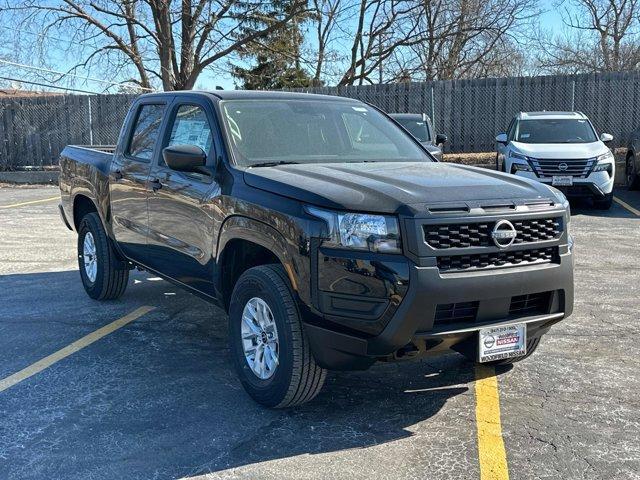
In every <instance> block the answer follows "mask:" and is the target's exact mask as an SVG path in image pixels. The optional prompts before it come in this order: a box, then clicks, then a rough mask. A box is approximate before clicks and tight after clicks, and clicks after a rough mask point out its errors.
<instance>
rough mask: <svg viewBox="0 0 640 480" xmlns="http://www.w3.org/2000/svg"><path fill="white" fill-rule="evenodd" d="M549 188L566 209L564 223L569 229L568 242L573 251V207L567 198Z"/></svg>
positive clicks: (558, 191)
mask: <svg viewBox="0 0 640 480" xmlns="http://www.w3.org/2000/svg"><path fill="white" fill-rule="evenodd" d="M547 188H549V190H551V192H552V193H553V194H554V195H555V196H556V199H557V200H558V203H559V204H560V205H562V206H563V207H564V208H565V217H564V223H565V227H566V228H567V242H568V244H569V251H571V250H573V236H572V235H571V205H569V199H568V198H567V196H566V195H565V194H564V193H562V192H561V191H560V190H558V189H557V188H555V187H552V186H551V185H547Z"/></svg>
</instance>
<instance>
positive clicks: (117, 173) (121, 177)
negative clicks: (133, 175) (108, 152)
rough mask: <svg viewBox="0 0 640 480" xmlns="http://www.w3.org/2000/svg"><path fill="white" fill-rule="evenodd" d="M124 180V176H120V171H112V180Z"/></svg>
mask: <svg viewBox="0 0 640 480" xmlns="http://www.w3.org/2000/svg"><path fill="white" fill-rule="evenodd" d="M123 178H124V176H123V175H122V172H121V171H120V170H114V171H113V179H114V180H116V181H117V180H122V179H123Z"/></svg>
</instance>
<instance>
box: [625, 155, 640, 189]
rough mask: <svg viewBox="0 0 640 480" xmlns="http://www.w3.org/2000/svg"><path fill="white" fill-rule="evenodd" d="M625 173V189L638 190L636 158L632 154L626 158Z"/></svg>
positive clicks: (638, 178) (638, 179)
mask: <svg viewBox="0 0 640 480" xmlns="http://www.w3.org/2000/svg"><path fill="white" fill-rule="evenodd" d="M626 172H627V175H626V180H627V187H629V190H637V189H638V188H640V177H638V169H637V168H636V157H635V154H633V153H631V154H629V155H628V156H627V163H626Z"/></svg>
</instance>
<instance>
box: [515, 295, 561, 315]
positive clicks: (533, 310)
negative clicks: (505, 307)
mask: <svg viewBox="0 0 640 480" xmlns="http://www.w3.org/2000/svg"><path fill="white" fill-rule="evenodd" d="M551 293H552V292H541V293H529V294H527V295H518V296H517V297H511V305H510V306H509V315H519V316H525V315H543V314H545V313H549V305H550V302H551Z"/></svg>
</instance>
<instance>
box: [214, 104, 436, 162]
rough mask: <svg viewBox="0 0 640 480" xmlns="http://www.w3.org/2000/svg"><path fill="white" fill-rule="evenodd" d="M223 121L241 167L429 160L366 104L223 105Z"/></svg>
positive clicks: (395, 126)
mask: <svg viewBox="0 0 640 480" xmlns="http://www.w3.org/2000/svg"><path fill="white" fill-rule="evenodd" d="M222 116H223V119H224V123H225V126H226V129H227V131H228V132H229V139H230V140H229V143H230V146H231V149H232V150H233V153H234V157H235V160H236V163H237V164H238V165H241V166H251V165H258V164H263V165H264V166H268V165H274V164H278V163H327V162H426V161H430V160H431V158H430V157H429V155H428V154H427V153H425V152H424V151H423V150H422V149H421V148H420V147H419V146H418V145H417V144H416V143H415V142H414V141H413V140H411V138H410V137H409V135H407V133H406V132H404V131H403V130H402V129H401V128H399V127H398V126H397V125H395V124H394V123H393V122H391V121H390V120H389V119H388V118H387V117H385V116H384V115H382V114H381V113H380V112H378V111H377V110H375V109H373V108H371V107H368V106H366V105H364V104H354V103H346V102H345V103H342V102H332V101H318V100H227V101H223V102H222Z"/></svg>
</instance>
